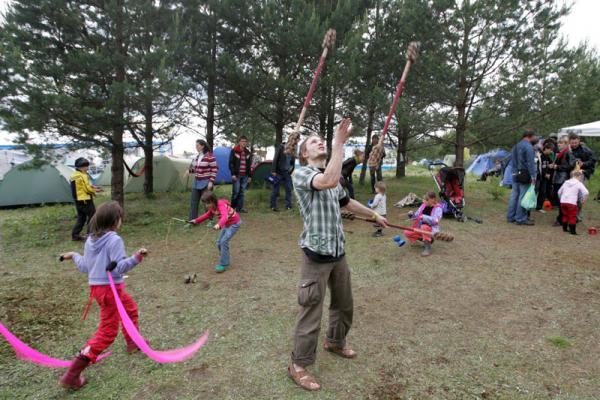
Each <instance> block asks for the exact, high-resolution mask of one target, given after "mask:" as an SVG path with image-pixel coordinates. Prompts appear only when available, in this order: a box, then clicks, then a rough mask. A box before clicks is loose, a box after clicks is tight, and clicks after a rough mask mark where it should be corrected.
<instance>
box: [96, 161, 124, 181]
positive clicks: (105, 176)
mask: <svg viewBox="0 0 600 400" xmlns="http://www.w3.org/2000/svg"><path fill="white" fill-rule="evenodd" d="M127 165H130V164H129V163H127ZM111 168H112V161H111V162H109V163H108V164H106V166H105V167H104V171H102V173H101V174H100V175H99V176H98V177H97V178H96V181H95V182H94V183H95V184H96V185H98V186H110V184H111V180H112V171H111ZM128 179H129V173H128V172H127V170H126V169H125V168H123V183H124V184H125V185H127V180H128Z"/></svg>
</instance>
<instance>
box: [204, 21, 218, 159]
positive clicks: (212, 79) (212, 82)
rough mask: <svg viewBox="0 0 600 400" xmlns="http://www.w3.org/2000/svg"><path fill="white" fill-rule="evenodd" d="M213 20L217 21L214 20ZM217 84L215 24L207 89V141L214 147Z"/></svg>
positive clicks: (214, 26)
mask: <svg viewBox="0 0 600 400" xmlns="http://www.w3.org/2000/svg"><path fill="white" fill-rule="evenodd" d="M213 22H216V21H214V20H213ZM216 86H217V29H216V25H215V24H213V31H212V35H211V45H210V71H209V73H208V87H207V90H206V96H207V104H206V143H208V145H209V146H210V148H214V139H215V133H214V127H215V92H216Z"/></svg>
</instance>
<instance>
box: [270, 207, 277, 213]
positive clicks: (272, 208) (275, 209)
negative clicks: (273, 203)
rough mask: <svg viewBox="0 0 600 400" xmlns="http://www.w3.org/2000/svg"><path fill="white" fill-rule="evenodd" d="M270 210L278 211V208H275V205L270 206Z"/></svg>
mask: <svg viewBox="0 0 600 400" xmlns="http://www.w3.org/2000/svg"><path fill="white" fill-rule="evenodd" d="M271 211H273V212H278V211H279V210H278V209H277V208H275V207H271Z"/></svg>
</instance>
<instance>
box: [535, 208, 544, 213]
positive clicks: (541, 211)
mask: <svg viewBox="0 0 600 400" xmlns="http://www.w3.org/2000/svg"><path fill="white" fill-rule="evenodd" d="M537 211H538V212H540V213H542V214H546V210H543V209H541V208H540V209H539V210H537Z"/></svg>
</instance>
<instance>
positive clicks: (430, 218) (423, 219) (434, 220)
mask: <svg viewBox="0 0 600 400" xmlns="http://www.w3.org/2000/svg"><path fill="white" fill-rule="evenodd" d="M425 207H426V204H425V203H423V204H421V206H420V207H419V209H418V210H417V211H416V212H415V213H414V214H413V216H412V217H411V219H412V220H414V221H415V228H420V227H421V225H422V224H427V225H429V226H430V227H431V232H432V233H433V234H436V233H438V232H439V231H440V221H441V220H442V217H443V212H442V206H441V205H440V204H439V203H438V204H436V205H435V206H433V209H432V210H431V215H423V210H424V209H425Z"/></svg>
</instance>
